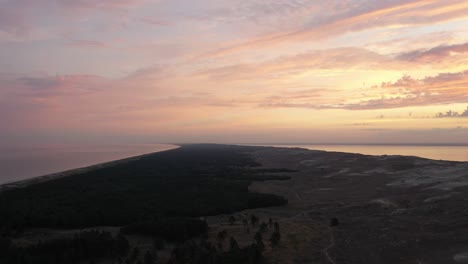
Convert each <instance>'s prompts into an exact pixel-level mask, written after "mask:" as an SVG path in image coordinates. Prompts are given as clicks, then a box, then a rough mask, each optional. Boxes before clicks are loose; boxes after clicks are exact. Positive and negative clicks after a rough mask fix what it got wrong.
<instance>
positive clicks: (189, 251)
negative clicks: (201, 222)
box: [168, 238, 264, 264]
mask: <svg viewBox="0 0 468 264" xmlns="http://www.w3.org/2000/svg"><path fill="white" fill-rule="evenodd" d="M231 241H232V242H231V246H230V248H229V250H228V251H222V250H219V249H217V248H216V247H215V246H214V245H213V244H211V243H210V242H207V241H204V240H203V241H201V242H199V243H198V242H195V241H188V242H186V243H184V244H181V245H179V246H177V247H176V248H174V250H173V251H172V255H171V258H170V259H169V262H168V264H259V263H263V262H264V259H263V253H262V251H263V248H262V247H261V246H259V245H258V244H256V243H253V244H251V245H250V246H247V247H245V248H240V247H239V246H238V245H237V242H235V240H234V239H232V238H231Z"/></svg>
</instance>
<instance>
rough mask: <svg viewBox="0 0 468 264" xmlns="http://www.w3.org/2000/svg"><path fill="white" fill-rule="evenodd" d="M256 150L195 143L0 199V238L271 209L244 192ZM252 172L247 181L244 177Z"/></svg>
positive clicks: (264, 197) (261, 197) (268, 202)
mask: <svg viewBox="0 0 468 264" xmlns="http://www.w3.org/2000/svg"><path fill="white" fill-rule="evenodd" d="M251 149H255V147H240V146H224V145H194V146H190V145H189V146H184V147H181V148H179V149H175V150H171V151H166V152H161V153H155V154H153V155H149V156H147V157H144V158H142V159H140V160H136V161H131V162H128V163H123V164H118V165H116V166H112V167H107V168H101V169H97V170H93V171H90V172H86V173H82V174H79V175H74V176H70V177H65V178H61V179H56V180H53V181H48V182H44V183H39V184H35V185H32V186H29V187H27V188H22V189H13V190H10V191H6V192H4V193H2V194H0V228H2V229H3V230H0V231H2V232H3V233H4V234H5V232H9V231H11V230H17V229H20V228H22V227H62V228H65V227H72V228H81V227H88V226H98V225H111V226H121V225H127V224H130V223H135V222H141V221H146V220H151V219H159V218H161V217H162V216H184V217H197V216H204V215H215V214H222V213H232V212H234V211H239V210H243V209H247V208H256V207H264V206H276V205H282V204H285V203H286V202H287V201H286V200H285V199H284V198H282V197H279V196H275V195H269V194H259V193H249V192H248V186H249V184H250V183H251V181H252V180H254V179H255V176H258V174H256V173H255V172H254V171H253V170H251V169H249V168H251V167H255V166H258V165H259V164H256V163H255V162H254V161H253V160H251V159H250V158H249V156H248V155H246V154H245V152H246V151H249V150H251ZM248 175H251V176H252V177H251V178H249V177H247V176H248Z"/></svg>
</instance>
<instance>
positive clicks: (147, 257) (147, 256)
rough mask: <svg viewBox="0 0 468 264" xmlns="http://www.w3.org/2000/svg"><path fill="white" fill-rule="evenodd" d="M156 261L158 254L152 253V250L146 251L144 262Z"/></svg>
mask: <svg viewBox="0 0 468 264" xmlns="http://www.w3.org/2000/svg"><path fill="white" fill-rule="evenodd" d="M155 262H156V255H153V254H151V252H149V251H146V253H145V256H144V258H143V263H144V264H154V263H155Z"/></svg>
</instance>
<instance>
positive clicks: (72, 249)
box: [0, 231, 129, 264]
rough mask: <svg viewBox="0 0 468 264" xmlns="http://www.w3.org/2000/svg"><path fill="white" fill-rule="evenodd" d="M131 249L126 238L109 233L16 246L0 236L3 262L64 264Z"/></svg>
mask: <svg viewBox="0 0 468 264" xmlns="http://www.w3.org/2000/svg"><path fill="white" fill-rule="evenodd" d="M128 250H129V243H128V241H127V239H125V237H123V236H121V235H118V236H117V237H112V236H111V234H110V233H108V232H102V231H84V232H81V233H78V234H76V235H75V236H74V237H73V238H62V239H56V240H51V241H47V242H39V243H38V244H36V245H32V246H26V247H25V246H16V245H14V244H13V243H11V241H10V240H9V239H7V238H0V263H5V264H9V263H15V264H64V263H79V262H82V261H84V260H94V261H96V260H100V259H103V258H109V259H114V260H116V259H118V258H122V257H124V256H125V255H126V254H127V252H128Z"/></svg>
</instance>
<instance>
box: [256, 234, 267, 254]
mask: <svg viewBox="0 0 468 264" xmlns="http://www.w3.org/2000/svg"><path fill="white" fill-rule="evenodd" d="M254 239H255V242H256V244H257V246H258V248H259V249H260V250H262V251H263V249H264V248H265V244H263V237H262V233H260V232H257V233H256V234H255V237H254Z"/></svg>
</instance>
